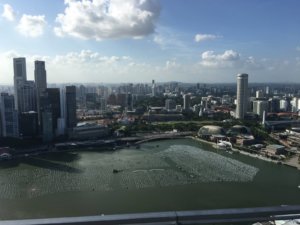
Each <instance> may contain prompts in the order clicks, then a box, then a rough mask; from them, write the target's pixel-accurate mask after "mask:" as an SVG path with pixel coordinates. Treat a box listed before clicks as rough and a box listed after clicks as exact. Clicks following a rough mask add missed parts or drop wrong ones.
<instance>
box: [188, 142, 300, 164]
mask: <svg viewBox="0 0 300 225" xmlns="http://www.w3.org/2000/svg"><path fill="white" fill-rule="evenodd" d="M190 138H191V139H192V140H195V141H198V142H200V143H205V144H208V145H210V146H211V147H213V148H215V147H214V144H215V143H214V142H209V141H206V140H203V139H200V138H198V137H190ZM231 151H233V152H237V153H240V154H242V155H246V156H249V157H252V158H255V159H260V160H263V161H266V162H270V163H274V164H277V165H285V166H288V167H292V168H294V169H297V170H300V165H299V166H294V165H291V164H288V163H286V162H282V161H278V160H272V159H270V158H266V157H264V156H262V155H258V154H252V153H249V152H245V151H243V150H239V149H236V148H232V149H231Z"/></svg>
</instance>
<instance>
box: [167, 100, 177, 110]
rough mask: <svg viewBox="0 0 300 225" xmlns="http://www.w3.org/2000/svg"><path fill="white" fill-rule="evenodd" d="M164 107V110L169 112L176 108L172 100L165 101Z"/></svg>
mask: <svg viewBox="0 0 300 225" xmlns="http://www.w3.org/2000/svg"><path fill="white" fill-rule="evenodd" d="M165 107H166V110H168V111H170V110H175V108H176V102H175V100H173V99H166V101H165Z"/></svg>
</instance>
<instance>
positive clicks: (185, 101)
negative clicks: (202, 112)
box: [183, 95, 191, 110]
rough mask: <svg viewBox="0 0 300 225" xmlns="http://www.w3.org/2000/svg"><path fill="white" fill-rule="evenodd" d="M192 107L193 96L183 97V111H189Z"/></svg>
mask: <svg viewBox="0 0 300 225" xmlns="http://www.w3.org/2000/svg"><path fill="white" fill-rule="evenodd" d="M190 107H191V96H190V95H183V110H189V109H190Z"/></svg>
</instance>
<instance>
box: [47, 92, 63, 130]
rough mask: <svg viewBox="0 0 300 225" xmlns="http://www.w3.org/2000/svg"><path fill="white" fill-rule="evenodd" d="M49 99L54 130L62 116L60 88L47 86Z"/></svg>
mask: <svg viewBox="0 0 300 225" xmlns="http://www.w3.org/2000/svg"><path fill="white" fill-rule="evenodd" d="M46 93H47V99H48V101H47V102H48V107H49V108H50V111H51V113H52V127H53V132H55V131H56V129H57V120H58V118H60V116H61V114H60V113H61V110H60V91H59V88H47V89H46Z"/></svg>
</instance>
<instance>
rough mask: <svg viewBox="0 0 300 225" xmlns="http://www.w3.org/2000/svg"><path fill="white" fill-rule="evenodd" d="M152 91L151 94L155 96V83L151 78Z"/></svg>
mask: <svg viewBox="0 0 300 225" xmlns="http://www.w3.org/2000/svg"><path fill="white" fill-rule="evenodd" d="M151 88H152V93H151V96H152V97H155V96H156V85H155V80H152V87H151Z"/></svg>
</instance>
